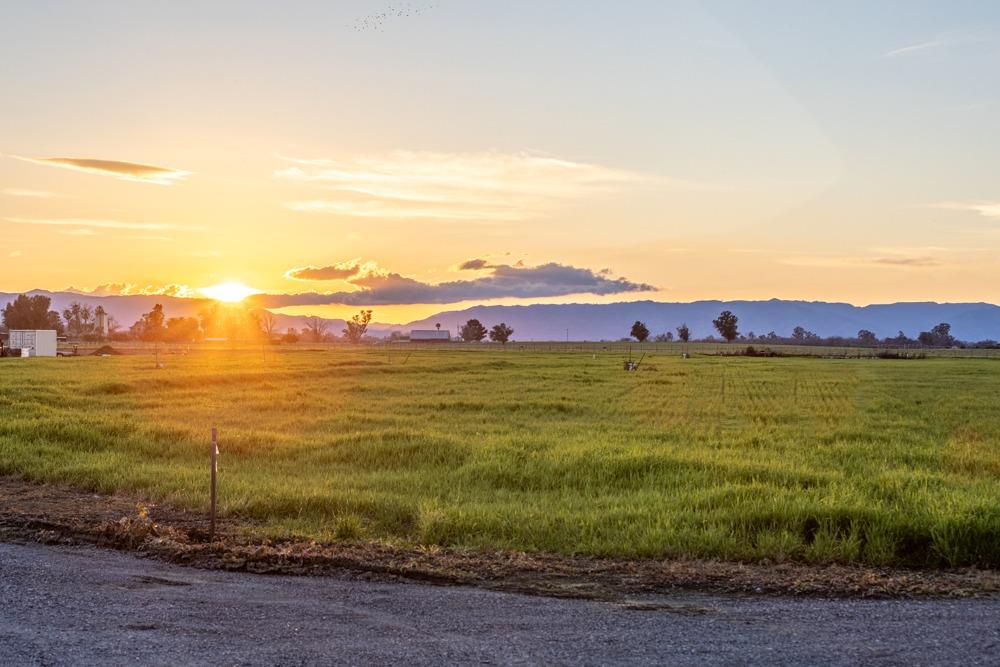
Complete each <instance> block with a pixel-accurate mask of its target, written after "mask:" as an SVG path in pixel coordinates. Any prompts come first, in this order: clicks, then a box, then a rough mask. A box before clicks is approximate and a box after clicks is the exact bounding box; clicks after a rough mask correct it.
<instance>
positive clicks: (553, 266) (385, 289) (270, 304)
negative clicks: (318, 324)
mask: <svg viewBox="0 0 1000 667" xmlns="http://www.w3.org/2000/svg"><path fill="white" fill-rule="evenodd" d="M467 263H468V262H467ZM476 265H477V266H478V263H476ZM338 266H341V267H342V268H344V269H345V270H346V269H352V270H353V273H351V274H349V275H348V276H344V277H335V274H334V273H333V272H330V273H326V272H323V274H326V275H329V276H330V277H329V278H324V279H325V280H346V281H347V282H348V283H349V284H350V285H351V286H352V287H353V288H354V291H342V292H327V293H319V292H308V293H303V294H261V295H257V296H254V297H251V299H252V300H253V301H254V302H255V303H256V304H257V305H259V306H262V307H265V308H281V307H285V306H300V305H325V304H339V305H358V306H373V305H395V304H417V303H456V302H458V301H466V300H469V299H483V300H489V299H498V298H504V297H524V298H538V297H552V296H568V295H571V294H621V293H625V292H649V291H653V290H655V289H656V288H655V287H653V286H652V285H647V284H645V283H636V282H632V281H630V280H628V279H626V278H613V277H612V276H611V275H610V272H609V271H608V270H606V269H604V270H601V271H593V270H591V269H586V268H580V267H575V266H569V265H566V264H558V263H556V262H549V263H546V264H540V265H538V266H524V265H514V266H511V265H509V264H484V265H482V266H480V270H485V271H487V273H485V274H483V275H478V276H477V277H475V278H471V279H468V280H453V281H448V282H442V283H427V282H423V281H420V280H416V279H414V278H409V277H407V276H403V275H400V274H398V273H393V272H390V271H387V270H385V269H382V268H379V267H378V266H377V265H375V264H374V263H373V262H366V263H357V264H354V263H345V264H344V265H332V266H331V267H320V268H318V269H317V268H315V267H306V268H307V269H308V268H313V269H314V271H319V272H322V270H323V269H324V268H326V269H331V268H334V269H335V268H336V267H338ZM296 271H298V272H301V271H302V269H292V270H291V271H290V272H289V273H292V272H296ZM286 275H287V274H286ZM312 275H320V274H317V273H312ZM300 279H301V278H300Z"/></svg>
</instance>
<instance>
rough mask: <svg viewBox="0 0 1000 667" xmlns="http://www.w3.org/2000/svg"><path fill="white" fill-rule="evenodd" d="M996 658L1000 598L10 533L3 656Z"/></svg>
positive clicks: (999, 654)
mask: <svg viewBox="0 0 1000 667" xmlns="http://www.w3.org/2000/svg"><path fill="white" fill-rule="evenodd" d="M749 663H766V664H792V665H823V664H845V665H852V664H862V663H863V664H892V665H903V664H906V665H917V664H928V665H930V664H933V665H943V664H955V665H975V664H983V665H986V664H993V665H996V664H1000V600H996V599H990V600H954V601H950V600H949V601H946V600H935V601H926V600H925V601H864V600H849V601H845V600H812V599H776V598H750V597H719V596H707V595H691V594H681V595H676V596H669V597H659V598H644V599H642V600H632V601H626V602H624V603H617V604H613V603H607V602H590V601H580V600H559V599H549V598H540V597H529V596H522V595H511V594H505V593H494V592H489V591H483V590H477V589H471V588H450V587H436V586H426V585H419V584H395V583H393V584H386V583H375V582H369V581H362V580H355V579H338V578H312V577H284V576H281V577H278V576H260V575H249V574H239V573H227V572H215V571H204V570H195V569H188V568H183V567H178V566H173V565H168V564H164V563H159V562H156V561H150V560H143V559H138V558H135V557H132V556H128V555H124V554H120V553H116V552H110V551H103V550H98V549H91V548H76V547H73V548H67V547H51V546H41V545H20V544H5V543H0V664H2V665H104V664H117V665H122V664H129V665H133V664H141V665H184V664H219V665H257V664H264V665H313V664H324V665H325V664H407V665H413V664H434V665H440V664H574V665H576V664H616V665H617V664H670V665H695V664H749Z"/></svg>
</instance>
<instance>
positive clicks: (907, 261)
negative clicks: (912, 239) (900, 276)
mask: <svg viewBox="0 0 1000 667" xmlns="http://www.w3.org/2000/svg"><path fill="white" fill-rule="evenodd" d="M859 261H860V262H862V263H867V264H876V265H882V266H910V267H914V268H920V267H926V266H940V265H941V261H940V260H938V259H935V258H933V257H872V258H870V259H862V260H859Z"/></svg>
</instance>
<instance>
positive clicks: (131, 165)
mask: <svg viewBox="0 0 1000 667" xmlns="http://www.w3.org/2000/svg"><path fill="white" fill-rule="evenodd" d="M10 157H12V158H14V159H16V160H22V161H24V162H31V163H33V164H40V165H46V166H50V167H60V168H62V169H72V170H73V171H82V172H86V173H88V174H100V175H102V176H112V177H114V178H118V179H120V180H123V181H135V182H138V183H155V184H157V185H173V184H174V183H175V182H177V181H180V180H183V179H184V178H186V177H188V176H190V175H191V174H192V173H193V172H190V171H181V170H180V169H172V168H170V167H154V166H153V165H149V164H139V163H136V162H120V161H118V160H99V159H94V158H78V157H24V156H21V155H11V156H10Z"/></svg>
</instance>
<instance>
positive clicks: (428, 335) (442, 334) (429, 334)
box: [410, 329, 451, 343]
mask: <svg viewBox="0 0 1000 667" xmlns="http://www.w3.org/2000/svg"><path fill="white" fill-rule="evenodd" d="M450 340H451V334H450V333H448V332H447V331H441V330H440V329H414V330H413V331H411V332H410V342H411V343H447V342H448V341H450Z"/></svg>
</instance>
